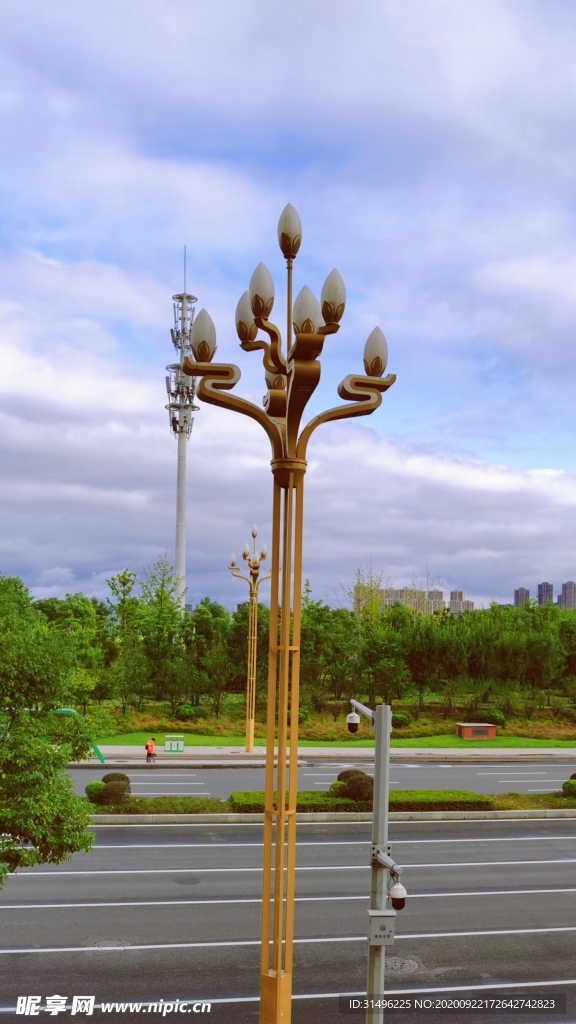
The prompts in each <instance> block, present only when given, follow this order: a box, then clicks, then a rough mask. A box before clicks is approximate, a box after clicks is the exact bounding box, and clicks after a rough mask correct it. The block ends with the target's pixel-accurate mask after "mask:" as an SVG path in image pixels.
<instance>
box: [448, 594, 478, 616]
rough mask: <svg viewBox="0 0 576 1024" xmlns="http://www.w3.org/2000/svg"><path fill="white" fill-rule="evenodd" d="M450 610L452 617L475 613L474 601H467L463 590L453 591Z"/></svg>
mask: <svg viewBox="0 0 576 1024" xmlns="http://www.w3.org/2000/svg"><path fill="white" fill-rule="evenodd" d="M448 608H449V610H450V614H451V615H462V613H463V612H473V611H474V601H467V600H466V598H465V595H464V591H463V590H451V591H450V602H449V604H448Z"/></svg>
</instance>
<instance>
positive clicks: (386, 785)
mask: <svg viewBox="0 0 576 1024" xmlns="http://www.w3.org/2000/svg"><path fill="white" fill-rule="evenodd" d="M391 728H392V712H391V709H390V707H389V706H388V704H378V705H377V707H376V713H375V745H374V811H373V817H372V851H371V853H372V856H371V860H372V868H371V884H370V909H371V910H384V909H386V892H387V888H388V887H387V884H386V883H387V881H388V878H387V875H388V872H387V870H386V868H384V867H383V866H382V865H381V864H379V863H378V862H377V861H376V860H375V858H374V851H375V848H376V847H380V848H382V847H386V846H387V843H388V794H389V791H390V730H391ZM385 948H386V947H385V946H373V945H369V947H368V978H367V983H366V994H367V996H368V998H369V999H370V998H376V999H377V998H378V997H379V996H382V995H383V994H384V956H385ZM383 1021H384V1011H383V1010H377V1009H368V1010H366V1024H383Z"/></svg>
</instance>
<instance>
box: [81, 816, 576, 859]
mask: <svg viewBox="0 0 576 1024" xmlns="http://www.w3.org/2000/svg"><path fill="white" fill-rule="evenodd" d="M322 824H324V822H323V823H322ZM353 824H354V822H353ZM458 824H460V822H459V823H458ZM99 827H100V826H99ZM101 827H105V826H101ZM559 839H560V840H564V839H566V840H568V839H571V840H574V839H576V836H506V837H505V838H503V839H496V838H493V837H491V836H490V837H488V838H486V839H395V840H394V841H393V842H394V846H418V845H419V844H420V843H422V844H424V843H442V845H445V844H446V843H543V842H547V841H550V840H554V841H556V840H559ZM272 845H273V846H275V845H276V844H275V843H273V844H272ZM369 845H370V840H369V839H343V840H342V842H340V841H339V840H337V839H321V840H316V841H314V840H310V841H308V840H306V841H305V842H300V841H299V842H298V846H369ZM240 847H242V848H250V847H254V849H259V850H261V849H262V843H117V844H116V843H110V844H109V845H108V844H106V845H105V844H104V843H102V844H100V843H97V844H96V846H93V847H92V849H91V851H90V852H91V853H94V851H97V850H172V849H174V850H176V849H187V850H188V849H190V850H194V849H197V850H204V849H210V850H219V849H237V848H240Z"/></svg>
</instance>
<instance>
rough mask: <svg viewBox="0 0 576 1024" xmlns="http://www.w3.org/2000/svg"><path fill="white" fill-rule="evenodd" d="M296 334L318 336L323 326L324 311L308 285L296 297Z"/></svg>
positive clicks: (294, 319)
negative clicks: (319, 329)
mask: <svg viewBox="0 0 576 1024" xmlns="http://www.w3.org/2000/svg"><path fill="white" fill-rule="evenodd" d="M293 324H294V334H317V333H318V328H319V327H321V326H322V311H321V309H320V303H319V302H318V299H317V298H315V297H314V295H313V294H312V292H311V291H310V289H309V287H308V285H307V284H305V285H304V287H303V288H301V289H300V291H299V292H298V295H297V296H296V302H295V303H294V312H293Z"/></svg>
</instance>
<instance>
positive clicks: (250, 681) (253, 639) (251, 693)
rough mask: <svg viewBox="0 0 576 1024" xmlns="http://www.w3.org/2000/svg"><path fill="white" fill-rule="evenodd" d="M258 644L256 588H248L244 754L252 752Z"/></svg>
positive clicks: (255, 586)
mask: <svg viewBox="0 0 576 1024" xmlns="http://www.w3.org/2000/svg"><path fill="white" fill-rule="evenodd" d="M257 642H258V586H257V585H254V586H252V585H251V586H250V598H249V604H248V666H247V669H248V671H247V673H246V676H247V678H246V753H247V754H251V753H252V751H253V750H254V717H255V712H256V653H257Z"/></svg>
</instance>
